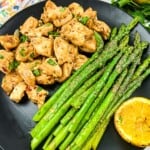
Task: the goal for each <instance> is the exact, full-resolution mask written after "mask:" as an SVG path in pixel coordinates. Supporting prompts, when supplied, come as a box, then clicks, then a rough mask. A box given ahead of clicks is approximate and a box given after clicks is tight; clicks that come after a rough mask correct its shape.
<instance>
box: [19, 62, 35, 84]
mask: <svg viewBox="0 0 150 150" xmlns="http://www.w3.org/2000/svg"><path fill="white" fill-rule="evenodd" d="M17 72H18V74H19V75H20V76H21V78H22V79H23V80H24V82H25V83H26V84H27V85H30V86H35V83H36V82H35V76H34V74H33V72H32V70H31V69H30V68H29V66H28V65H27V64H26V63H20V65H19V66H18V68H17Z"/></svg>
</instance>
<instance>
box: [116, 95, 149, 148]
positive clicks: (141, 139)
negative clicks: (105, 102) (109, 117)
mask: <svg viewBox="0 0 150 150" xmlns="http://www.w3.org/2000/svg"><path fill="white" fill-rule="evenodd" d="M114 124H115V128H116V130H117V131H118V133H119V135H120V136H121V137H122V138H123V139H124V140H125V141H127V142H128V143H131V144H132V145H135V146H138V147H146V146H150V100H149V99H147V98H144V97H134V98H131V99H129V100H127V101H126V102H124V103H123V104H122V105H121V106H120V107H119V108H118V110H117V111H116V112H115V115H114Z"/></svg>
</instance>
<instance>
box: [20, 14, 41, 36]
mask: <svg viewBox="0 0 150 150" xmlns="http://www.w3.org/2000/svg"><path fill="white" fill-rule="evenodd" d="M37 26H38V19H36V18H35V17H32V16H31V17H29V18H27V19H26V20H25V22H24V23H23V25H21V26H20V32H21V33H22V34H26V35H28V33H29V34H30V31H32V30H33V29H35V28H36V27H37Z"/></svg>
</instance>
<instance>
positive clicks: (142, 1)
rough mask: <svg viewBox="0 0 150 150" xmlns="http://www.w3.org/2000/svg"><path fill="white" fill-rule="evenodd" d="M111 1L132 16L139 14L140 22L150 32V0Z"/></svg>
mask: <svg viewBox="0 0 150 150" xmlns="http://www.w3.org/2000/svg"><path fill="white" fill-rule="evenodd" d="M111 2H112V4H113V5H115V6H117V7H119V8H122V9H123V10H124V11H126V12H127V13H128V14H130V15H131V16H133V17H137V16H138V17H139V21H140V23H141V24H142V25H143V26H144V27H145V28H146V29H147V30H148V31H149V32H150V0H112V1H111Z"/></svg>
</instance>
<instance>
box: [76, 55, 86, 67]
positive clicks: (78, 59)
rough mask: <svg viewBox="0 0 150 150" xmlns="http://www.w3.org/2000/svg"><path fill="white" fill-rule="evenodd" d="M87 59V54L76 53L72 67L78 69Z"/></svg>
mask: <svg viewBox="0 0 150 150" xmlns="http://www.w3.org/2000/svg"><path fill="white" fill-rule="evenodd" d="M87 60H88V57H87V56H85V55H82V54H79V55H77V56H76V59H75V61H74V65H73V69H74V70H78V69H79V68H80V67H81V66H82V65H83V64H84V63H85V62H86V61H87Z"/></svg>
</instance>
